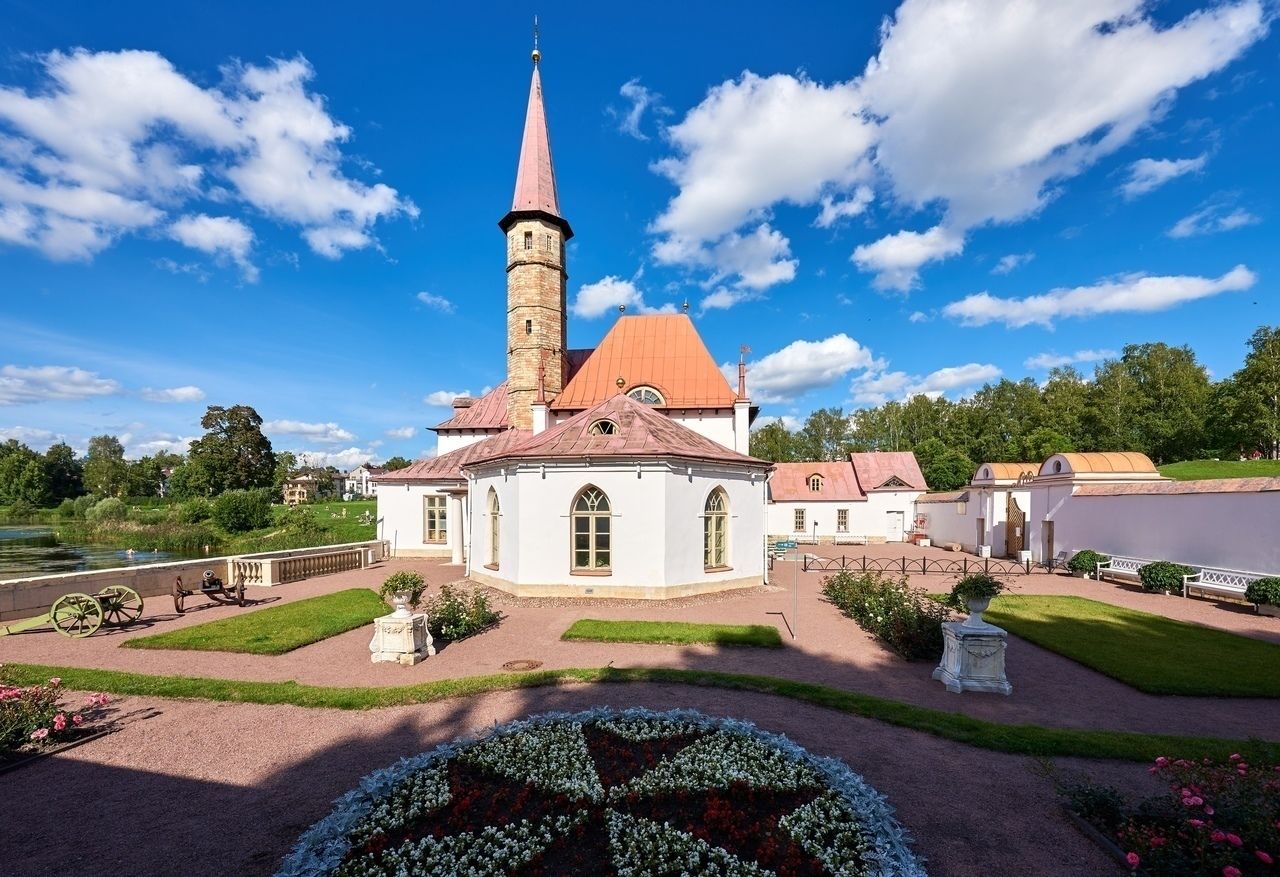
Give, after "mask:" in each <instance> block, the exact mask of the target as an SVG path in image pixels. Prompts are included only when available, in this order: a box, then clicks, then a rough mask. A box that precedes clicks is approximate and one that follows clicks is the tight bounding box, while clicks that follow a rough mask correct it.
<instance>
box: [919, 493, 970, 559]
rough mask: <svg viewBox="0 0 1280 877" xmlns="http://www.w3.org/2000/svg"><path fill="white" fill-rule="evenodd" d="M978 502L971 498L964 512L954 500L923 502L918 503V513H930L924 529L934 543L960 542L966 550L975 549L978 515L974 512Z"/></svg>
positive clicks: (939, 544) (965, 505)
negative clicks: (961, 511) (962, 512)
mask: <svg viewBox="0 0 1280 877" xmlns="http://www.w3.org/2000/svg"><path fill="white" fill-rule="evenodd" d="M975 508H976V504H975V503H974V502H973V501H972V500H970V501H969V502H966V503H964V514H961V513H960V511H959V506H958V504H957V503H954V502H922V503H917V504H916V514H918V515H928V516H929V520H928V523H926V524H925V527H924V531H925V532H926V533H928V534H929V540H930V541H931V542H933V544H934V545H938V546H942V545H948V544H950V543H952V542H957V543H959V544H960V545H961V546H962V547H963V548H964V550H965V551H973V550H974V546H975V545H977V539H978V516H977V515H976V514H974V510H975Z"/></svg>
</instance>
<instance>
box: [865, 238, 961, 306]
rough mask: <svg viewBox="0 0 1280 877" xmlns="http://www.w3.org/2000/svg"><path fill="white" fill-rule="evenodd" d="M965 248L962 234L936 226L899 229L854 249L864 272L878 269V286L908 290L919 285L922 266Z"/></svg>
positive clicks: (880, 287) (874, 283) (876, 280)
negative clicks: (921, 228) (926, 228)
mask: <svg viewBox="0 0 1280 877" xmlns="http://www.w3.org/2000/svg"><path fill="white" fill-rule="evenodd" d="M963 250H964V235H963V234H961V233H958V232H956V231H954V230H952V229H949V228H946V227H944V226H942V225H935V226H934V227H933V228H931V229H929V230H928V231H923V232H920V231H900V232H897V233H895V234H891V235H885V236H884V237H882V238H880V240H878V241H874V242H873V243H870V244H862V245H861V246H859V247H857V248H856V249H855V250H854V251H853V262H854V263H855V264H856V265H857V266H858V267H859V268H861V269H862V270H863V271H874V272H875V274H876V277H875V280H873V281H872V284H873V285H874V286H875V287H876V288H878V289H896V290H900V291H903V292H905V291H907V290H909V289H911V288H913V287H914V286H917V285H918V283H919V281H918V277H919V270H920V266H921V265H923V264H924V263H926V262H931V261H933V260H934V259H945V258H947V257H948V256H955V255H957V254H959V253H961V252H962V251H963Z"/></svg>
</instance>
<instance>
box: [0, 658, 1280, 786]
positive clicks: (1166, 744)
mask: <svg viewBox="0 0 1280 877" xmlns="http://www.w3.org/2000/svg"><path fill="white" fill-rule="evenodd" d="M52 676H59V677H61V679H62V685H63V686H64V687H65V688H69V689H73V690H77V691H107V692H111V693H113V694H119V695H136V696H150V697H168V698H179V699H188V700H214V701H226V702H232V703H259V704H287V705H292V706H299V707H310V708H326V709H345V710H361V709H377V708H382V707H393V706H408V705H412V704H421V703H433V702H436V701H441V700H449V699H452V698H458V697H471V696H475V695H479V694H487V693H489V692H493V691H511V690H516V689H525V688H539V687H543V686H552V685H562V684H572V683H623V682H656V683H679V684H684V685H692V686H697V687H704V688H721V689H728V690H732V691H750V692H755V693H758V694H770V695H775V696H778V697H785V698H790V699H792V700H795V701H798V702H802V703H808V704H812V705H814V706H819V707H824V708H826V709H831V710H835V711H837V712H841V713H845V714H847V715H852V716H860V717H862V718H867V719H874V720H876V721H881V722H885V723H887V724H890V725H894V726H897V727H900V728H908V729H911V730H915V731H922V732H924V733H926V734H931V735H933V736H935V737H940V738H942V739H945V740H951V741H953V742H956V743H964V744H967V745H969V746H975V747H978V748H981V749H988V750H991V751H994V752H1006V753H1010V754H1014V755H1030V756H1036V757H1080V758H1104V759H1112V760H1120V761H1140V762H1145V761H1153V760H1154V759H1156V758H1157V757H1159V756H1162V755H1163V756H1170V757H1187V758H1201V757H1210V758H1215V759H1219V760H1222V759H1226V758H1227V757H1228V756H1229V755H1230V754H1232V753H1237V752H1238V753H1242V754H1244V755H1246V757H1248V758H1249V759H1250V760H1251V761H1275V760H1278V759H1280V742H1275V741H1265V740H1256V739H1254V740H1232V739H1223V738H1216V737H1201V736H1181V735H1176V734H1144V733H1136V732H1132V731H1105V730H1087V729H1078V728H1047V727H1043V726H1040V725H1006V724H1001V723H999V722H990V721H986V720H983V719H975V718H971V717H969V716H965V715H962V714H959V713H951V712H946V711H943V710H935V709H930V708H928V707H922V706H916V705H915V704H910V703H905V702H902V701H896V700H890V699H888V698H883V697H875V696H873V695H869V694H861V693H859V692H855V691H847V690H844V689H839V688H832V687H830V686H826V685H818V684H816V683H811V682H796V681H794V680H790V679H780V678H778V677H776V676H762V675H754V674H746V673H728V672H723V671H713V670H680V669H672V668H665V667H661V668H660V667H630V668H622V667H599V668H566V669H562V670H538V671H534V672H531V673H504V674H493V675H488V676H471V677H465V678H460V679H443V680H439V681H435V682H424V683H420V684H417V685H406V686H397V687H386V688H331V687H321V686H311V685H301V684H299V683H297V682H246V681H239V680H232V679H213V678H202V677H191V676H153V675H147V674H142V673H126V672H122V671H118V670H92V669H85V668H81V667H52V666H42V665H36V664H5V665H4V666H3V667H0V678H2V679H4V680H5V681H7V682H9V683H11V684H14V685H36V684H40V683H43V682H46V681H47V680H48V679H49V678H50V677H52Z"/></svg>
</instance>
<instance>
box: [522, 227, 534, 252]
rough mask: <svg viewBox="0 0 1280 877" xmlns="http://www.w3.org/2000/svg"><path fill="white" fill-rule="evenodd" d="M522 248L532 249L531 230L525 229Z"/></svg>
mask: <svg viewBox="0 0 1280 877" xmlns="http://www.w3.org/2000/svg"><path fill="white" fill-rule="evenodd" d="M524 248H525V249H526V250H532V249H533V232H531V231H526V232H525V233H524Z"/></svg>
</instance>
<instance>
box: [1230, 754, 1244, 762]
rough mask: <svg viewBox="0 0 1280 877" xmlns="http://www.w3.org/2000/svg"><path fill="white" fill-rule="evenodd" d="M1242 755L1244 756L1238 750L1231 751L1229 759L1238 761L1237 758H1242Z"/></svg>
mask: <svg viewBox="0 0 1280 877" xmlns="http://www.w3.org/2000/svg"><path fill="white" fill-rule="evenodd" d="M1243 757H1244V756H1243V755H1241V754H1240V753H1239V752H1233V753H1231V760H1232V761H1239V760H1240V759H1241V758H1243Z"/></svg>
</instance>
